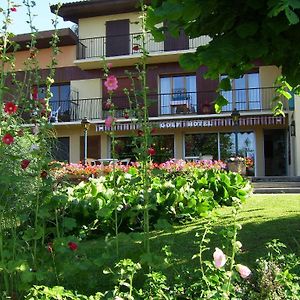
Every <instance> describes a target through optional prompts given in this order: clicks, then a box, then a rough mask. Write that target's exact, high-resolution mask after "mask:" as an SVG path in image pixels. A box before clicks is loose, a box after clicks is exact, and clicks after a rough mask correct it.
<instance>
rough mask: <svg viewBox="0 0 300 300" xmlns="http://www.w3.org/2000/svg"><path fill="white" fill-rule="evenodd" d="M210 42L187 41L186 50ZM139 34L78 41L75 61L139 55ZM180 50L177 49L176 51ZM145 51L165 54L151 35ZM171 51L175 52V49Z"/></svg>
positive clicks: (160, 45)
mask: <svg viewBox="0 0 300 300" xmlns="http://www.w3.org/2000/svg"><path fill="white" fill-rule="evenodd" d="M209 41H210V38H209V37H208V36H201V37H197V38H194V39H189V45H188V46H187V48H186V49H184V50H188V49H196V48H197V47H198V46H199V45H206V44H208V42H209ZM140 44H141V33H131V34H128V35H113V36H101V37H92V38H85V39H79V42H78V44H77V59H86V58H95V57H112V56H120V55H134V54H138V53H141V52H142V50H141V46H140ZM180 49H181V50H182V48H179V49H178V50H180ZM146 50H147V51H148V52H149V53H150V54H151V53H159V52H165V49H164V42H155V41H154V39H153V37H152V35H151V34H150V33H147V35H146ZM172 51H176V48H175V49H173V50H172Z"/></svg>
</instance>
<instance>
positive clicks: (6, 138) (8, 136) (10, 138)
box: [2, 133, 14, 145]
mask: <svg viewBox="0 0 300 300" xmlns="http://www.w3.org/2000/svg"><path fill="white" fill-rule="evenodd" d="M2 142H3V143H4V144H6V145H11V144H12V143H13V142H14V137H13V136H12V135H11V134H9V133H6V134H5V135H4V136H3V138H2Z"/></svg>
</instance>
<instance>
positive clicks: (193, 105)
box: [160, 75, 197, 115]
mask: <svg viewBox="0 0 300 300" xmlns="http://www.w3.org/2000/svg"><path fill="white" fill-rule="evenodd" d="M196 92H197V88H196V76H195V75H176V76H175V75H174V76H168V77H161V78H160V93H161V98H160V112H161V114H163V115H166V114H175V113H178V112H179V110H178V112H177V109H179V108H180V109H181V110H182V108H183V106H185V107H186V112H189V113H190V112H196V111H197V93H196ZM179 106H181V107H179ZM181 112H182V111H181Z"/></svg>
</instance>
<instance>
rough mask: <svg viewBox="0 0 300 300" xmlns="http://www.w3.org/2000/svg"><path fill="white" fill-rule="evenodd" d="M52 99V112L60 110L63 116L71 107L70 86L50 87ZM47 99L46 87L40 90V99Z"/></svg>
mask: <svg viewBox="0 0 300 300" xmlns="http://www.w3.org/2000/svg"><path fill="white" fill-rule="evenodd" d="M50 92H51V93H52V97H51V99H50V101H49V103H50V106H51V108H52V110H58V109H59V113H60V114H63V113H66V112H67V111H68V110H69V106H70V84H64V85H52V86H51V87H50ZM45 97H46V87H40V88H39V98H45Z"/></svg>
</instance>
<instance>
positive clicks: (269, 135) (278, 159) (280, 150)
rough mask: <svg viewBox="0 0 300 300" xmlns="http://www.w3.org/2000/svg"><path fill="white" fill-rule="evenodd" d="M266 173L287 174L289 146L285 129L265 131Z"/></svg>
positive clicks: (272, 174) (268, 174) (274, 174)
mask: <svg viewBox="0 0 300 300" xmlns="http://www.w3.org/2000/svg"><path fill="white" fill-rule="evenodd" d="M264 149H265V151H264V152H265V153H264V154H265V175H266V176H286V175H287V147H286V134H285V130H283V129H279V130H266V131H265V132H264Z"/></svg>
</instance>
